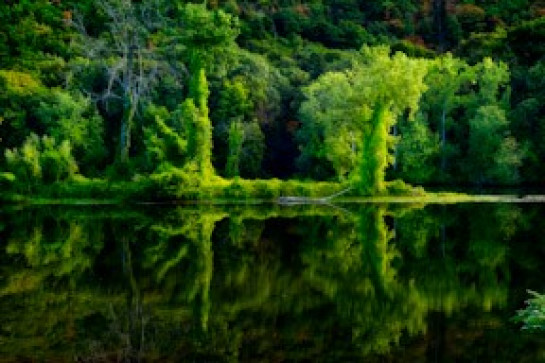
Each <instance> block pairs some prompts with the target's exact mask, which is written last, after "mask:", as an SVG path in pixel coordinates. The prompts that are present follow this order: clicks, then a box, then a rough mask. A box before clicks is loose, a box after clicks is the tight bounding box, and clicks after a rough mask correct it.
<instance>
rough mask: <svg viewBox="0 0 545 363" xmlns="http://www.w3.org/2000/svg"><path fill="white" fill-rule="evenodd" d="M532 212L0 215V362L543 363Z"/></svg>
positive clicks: (151, 210) (544, 286) (478, 208)
mask: <svg viewBox="0 0 545 363" xmlns="http://www.w3.org/2000/svg"><path fill="white" fill-rule="evenodd" d="M544 213H545V206H544V205H540V204H521V205H516V204H460V205H448V206H442V205H431V206H427V207H423V206H408V205H397V206H396V205H390V206H389V205H364V206H362V205H349V206H347V207H346V208H337V207H329V206H319V205H318V206H306V207H304V206H292V207H279V206H259V207H244V206H236V207H228V206H215V207H214V206H184V207H152V206H146V207H138V208H132V209H122V208H120V207H105V206H102V207H100V206H89V207H78V208H76V207H36V208H19V209H13V208H12V209H4V210H3V211H2V212H0V269H1V272H0V361H2V362H4V361H7V362H10V361H20V360H27V361H29V360H32V361H52V362H53V361H54V362H63V361H188V362H192V361H194V362H237V361H241V362H262V361H274V362H283V361H289V362H293V361H317V362H320V361H323V362H340V361H357V362H361V361H365V362H374V361H376V362H458V361H470V362H471V361H472V362H492V361H494V362H514V361H517V362H537V361H545V336H543V335H541V336H540V335H538V334H530V333H528V332H523V331H521V330H520V326H519V325H517V324H516V323H513V322H512V321H511V320H510V319H511V317H512V316H513V315H514V314H515V312H516V310H517V309H519V308H522V307H523V305H524V303H523V302H524V300H525V299H526V298H527V293H526V290H527V289H533V290H537V291H545V279H543V271H545V233H543V231H544V230H545V220H543V218H542V216H543V215H545V214H544Z"/></svg>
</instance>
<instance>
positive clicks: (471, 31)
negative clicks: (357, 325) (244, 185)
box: [0, 0, 545, 194]
mask: <svg viewBox="0 0 545 363" xmlns="http://www.w3.org/2000/svg"><path fill="white" fill-rule="evenodd" d="M432 3H433V4H432ZM543 9H544V8H543V4H541V3H540V2H529V1H527V0H516V1H508V0H499V1H480V2H475V1H461V2H458V3H456V4H450V3H449V2H445V1H442V2H441V1H436V2H429V1H420V0H403V1H368V2H364V1H357V0H331V1H318V0H316V1H315V0H313V1H308V0H303V1H295V2H294V1H259V2H248V1H236V0H228V1H227V0H226V1H208V2H204V3H203V2H195V1H190V2H188V1H182V2H169V1H165V0H158V1H154V2H146V1H128V0H114V1H110V0H108V1H102V0H101V1H97V0H85V1H73V0H66V1H45V0H39V1H34V2H29V1H8V2H6V3H5V4H3V5H2V6H0V155H3V154H4V153H5V151H6V150H14V149H20V148H22V147H23V146H22V145H23V144H24V143H25V142H26V141H25V140H27V138H28V136H29V135H30V134H35V135H38V136H39V138H40V139H41V138H42V137H43V136H44V135H48V136H49V137H52V138H54V139H55V140H56V141H57V142H59V143H61V142H62V140H67V141H69V142H70V145H71V149H72V151H71V155H73V158H74V159H75V161H76V162H77V164H78V166H79V168H78V170H79V172H80V173H81V174H82V175H84V176H85V177H90V178H105V180H112V179H119V178H120V177H122V178H124V179H125V180H127V181H128V180H132V178H133V177H136V176H137V175H139V176H138V178H140V177H142V178H144V179H147V178H148V177H149V176H150V175H152V174H153V175H154V176H158V175H162V176H163V177H165V178H164V179H165V180H166V181H165V183H164V185H165V186H168V188H173V186H172V185H171V184H172V183H174V180H177V181H178V182H179V183H187V186H188V187H189V186H192V185H194V184H195V183H194V179H198V180H199V183H197V184H206V183H209V184H213V183H215V181H217V180H216V179H215V178H216V177H215V171H214V167H215V169H216V170H218V171H219V173H220V174H222V173H225V174H224V176H229V177H231V176H235V175H236V176H240V177H242V178H247V179H254V178H269V177H280V178H292V177H303V178H305V177H310V178H313V179H315V180H330V181H337V182H338V181H341V182H346V181H351V182H352V183H356V184H357V183H360V184H359V185H360V187H359V188H360V192H362V193H366V194H369V193H380V192H382V191H385V190H387V185H386V184H385V183H384V181H385V179H387V178H389V177H393V178H402V179H404V180H406V181H410V182H416V183H425V184H428V183H429V184H451V185H454V184H467V183H471V184H488V185H496V184H501V185H505V184H517V183H535V184H540V183H541V182H542V180H543V177H544V176H545V171H544V169H543V167H542V162H541V161H542V159H543V157H545V147H544V146H543V145H544V144H543V143H542V142H541V140H542V139H543V137H545V127H544V126H543V124H544V122H543V121H544V120H543V117H542V116H541V115H542V114H543V107H542V106H541V105H542V104H545V93H544V92H543V84H542V83H543V82H541V80H542V79H543V78H544V77H543V74H544V69H545V67H543V63H544V62H543V59H542V58H543V55H544V54H545V52H544V50H543V49H542V48H543V47H541V46H540V44H541V43H543V42H541V38H543V36H544V34H545V33H544V31H543V28H544V26H543V25H544V22H543V19H542V18H541V15H542V14H543V11H544V10H543ZM357 49H361V50H360V51H358V50H357ZM449 52H453V54H455V55H456V56H454V55H451V54H450V53H449ZM424 74H425V76H424ZM511 89H512V90H513V94H511ZM78 90H79V91H78ZM379 114H380V115H382V116H381V117H378V116H377V115H379ZM414 116H417V117H416V120H415V121H414V120H413V119H414ZM234 124H235V126H233V125H234ZM212 125H213V127H212ZM234 129H236V130H237V132H234V131H233V132H231V130H234ZM241 132H243V133H244V137H243V138H242V139H241V138H240V137H235V134H237V135H238V136H240V134H241ZM230 134H231V136H233V137H230ZM240 140H243V141H242V143H241V141H240ZM230 142H231V145H230ZM59 145H60V144H59ZM394 157H395V158H397V160H394ZM392 163H393V168H390V166H391V165H392ZM237 164H238V166H237ZM6 165H7V161H6V160H4V159H0V167H1V168H2V169H6ZM366 168H370V169H369V170H368V171H364V169H366ZM176 169H179V170H178V171H176V172H174V170H176ZM55 173H56V172H54V173H53V174H55ZM169 173H172V174H174V175H177V177H174V178H173V179H172V180H171V181H168V180H169V177H166V176H165V175H167V174H169ZM182 175H183V177H182ZM191 175H193V176H194V177H193V179H192V177H191ZM17 178H18V179H17V181H16V182H14V183H12V184H17V183H18V181H19V177H17ZM161 178H162V177H161ZM161 178H159V179H161ZM47 179H56V177H55V176H47ZM61 179H62V178H61ZM208 179H209V180H208ZM360 179H361V180H360ZM161 180H163V179H161ZM171 182H172V183H171ZM161 183H162V182H161ZM168 188H167V189H168ZM137 189H138V188H137ZM174 189H176V188H174ZM169 193H170V189H169V190H168V191H166V192H165V194H169ZM207 193H208V194H213V193H212V192H207ZM159 194H160V193H159ZM197 194H198V193H197ZM205 194H206V193H205ZM219 194H221V192H220V193H219Z"/></svg>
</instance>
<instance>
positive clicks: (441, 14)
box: [433, 0, 447, 52]
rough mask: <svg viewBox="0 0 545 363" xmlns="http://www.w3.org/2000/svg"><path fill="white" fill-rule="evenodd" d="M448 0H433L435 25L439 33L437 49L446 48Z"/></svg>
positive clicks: (443, 49)
mask: <svg viewBox="0 0 545 363" xmlns="http://www.w3.org/2000/svg"><path fill="white" fill-rule="evenodd" d="M446 17H447V9H446V1H445V0H433V27H434V30H435V32H436V35H437V49H438V50H439V52H443V51H445V49H446Z"/></svg>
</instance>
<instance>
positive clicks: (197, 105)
mask: <svg viewBox="0 0 545 363" xmlns="http://www.w3.org/2000/svg"><path fill="white" fill-rule="evenodd" d="M189 94H190V98H188V99H187V100H186V101H185V102H187V105H186V106H185V107H184V106H182V108H183V111H182V112H183V115H184V116H183V117H185V115H187V117H188V119H190V120H191V121H190V122H192V126H191V129H192V131H191V134H190V135H191V136H190V137H189V143H190V145H191V147H190V148H189V152H190V155H192V156H193V157H194V158H195V162H196V164H197V167H198V170H199V172H200V174H201V176H202V177H204V178H209V177H210V176H212V175H213V174H214V168H213V166H212V161H211V155H212V124H211V122H210V118H209V117H208V113H209V112H208V94H209V91H208V82H207V81H206V75H205V72H204V69H202V68H201V69H199V70H198V71H197V73H196V75H195V76H194V78H193V80H192V83H191V87H190V90H189ZM193 102H194V104H193Z"/></svg>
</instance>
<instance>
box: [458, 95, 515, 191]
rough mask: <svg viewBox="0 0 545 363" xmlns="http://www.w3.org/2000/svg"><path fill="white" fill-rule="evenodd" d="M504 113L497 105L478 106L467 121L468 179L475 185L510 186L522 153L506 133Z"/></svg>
mask: <svg viewBox="0 0 545 363" xmlns="http://www.w3.org/2000/svg"><path fill="white" fill-rule="evenodd" d="M506 127H507V119H506V116H505V112H504V111H503V110H502V109H500V108H498V107H497V106H482V107H480V108H479V109H478V111H477V114H476V115H475V117H474V118H473V119H471V120H469V158H470V160H471V163H470V164H469V167H475V169H472V170H471V171H470V178H471V179H472V180H473V181H474V182H476V183H478V184H487V183H491V182H495V183H499V184H514V183H516V182H517V181H518V178H519V176H518V168H519V167H520V165H521V163H522V153H521V151H520V150H519V147H518V145H517V142H516V140H515V139H514V138H513V137H511V136H509V134H508V133H507V130H506Z"/></svg>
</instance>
